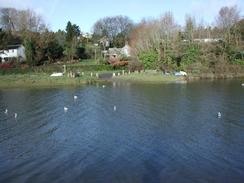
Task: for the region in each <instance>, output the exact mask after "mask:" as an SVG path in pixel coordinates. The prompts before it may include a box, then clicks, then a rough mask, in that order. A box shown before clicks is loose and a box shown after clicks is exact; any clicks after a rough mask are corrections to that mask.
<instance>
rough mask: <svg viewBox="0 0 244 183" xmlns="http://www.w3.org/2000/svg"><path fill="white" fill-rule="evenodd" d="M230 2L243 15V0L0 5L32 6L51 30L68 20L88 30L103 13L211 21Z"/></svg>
mask: <svg viewBox="0 0 244 183" xmlns="http://www.w3.org/2000/svg"><path fill="white" fill-rule="evenodd" d="M233 5H237V6H238V8H239V10H240V11H241V15H244V13H243V11H244V0H103V1H102V0H92V1H87V0H85V1H83V0H0V7H14V8H16V9H26V8H30V9H33V10H35V11H36V12H37V13H39V14H41V15H42V16H43V17H44V19H45V21H46V23H47V24H48V25H49V27H50V29H51V30H53V31H56V30H58V29H62V30H63V29H65V26H66V24H67V22H68V21H69V20H70V21H71V22H72V23H75V24H77V25H79V26H80V28H81V31H82V32H90V31H91V28H92V25H93V24H94V23H95V22H96V21H97V20H98V19H100V18H103V17H105V16H114V15H126V16H128V17H130V18H131V19H132V20H133V21H134V22H139V21H140V20H141V19H142V18H148V17H149V18H150V17H151V18H153V17H158V16H160V15H162V14H164V13H165V12H167V11H171V12H172V13H173V15H174V18H175V19H176V21H177V23H179V24H183V23H184V19H185V14H191V15H194V16H196V18H197V20H199V21H200V20H204V22H205V23H206V24H211V23H212V22H214V20H215V17H216V16H217V14H218V11H219V9H220V8H221V7H223V6H233Z"/></svg>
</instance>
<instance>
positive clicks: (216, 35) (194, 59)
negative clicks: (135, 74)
mask: <svg viewBox="0 0 244 183" xmlns="http://www.w3.org/2000/svg"><path fill="white" fill-rule="evenodd" d="M0 27H1V29H0V50H2V49H4V48H6V46H7V45H9V44H16V43H22V44H23V45H24V46H25V49H26V57H27V63H28V64H29V65H32V66H35V65H41V64H44V63H54V62H56V61H72V60H73V59H83V58H91V57H93V55H94V49H96V46H95V45H94V43H98V45H99V48H100V50H106V49H108V48H109V47H123V46H124V44H125V42H127V41H128V42H129V43H130V45H131V46H132V47H133V50H134V57H133V59H134V60H137V61H138V62H140V63H142V64H143V66H144V67H145V68H150V69H151V68H152V69H162V70H164V71H165V72H166V71H170V70H177V69H178V70H179V69H184V70H190V69H194V68H195V67H196V68H201V69H202V68H204V69H206V70H208V69H209V68H210V69H211V68H213V69H214V68H216V67H219V66H223V65H229V64H243V60H244V51H243V50H244V44H243V40H244V19H243V18H242V17H241V15H240V11H239V10H238V7H237V6H232V7H222V8H221V9H220V10H219V13H218V15H217V16H216V21H215V22H214V24H213V25H212V26H206V25H205V24H204V23H203V22H197V21H196V19H195V17H194V16H191V15H186V17H185V25H183V26H182V25H179V24H178V23H177V22H176V21H175V19H174V15H173V14H172V13H171V12H166V13H165V14H163V15H162V16H160V17H158V18H155V19H143V20H142V21H141V22H140V23H137V24H135V23H134V22H133V21H132V20H131V19H130V18H129V17H127V16H112V17H104V18H101V19H99V20H97V21H96V22H95V24H94V26H93V30H92V35H91V36H89V35H86V34H83V33H82V32H81V29H80V27H79V26H78V25H76V24H72V23H71V22H68V23H67V25H66V28H65V30H58V31H57V32H52V31H50V30H49V28H48V26H47V25H46V24H45V22H44V20H43V18H42V17H41V16H40V15H38V14H36V13H35V12H33V11H32V10H16V9H13V8H2V9H0ZM96 45H97V44H96Z"/></svg>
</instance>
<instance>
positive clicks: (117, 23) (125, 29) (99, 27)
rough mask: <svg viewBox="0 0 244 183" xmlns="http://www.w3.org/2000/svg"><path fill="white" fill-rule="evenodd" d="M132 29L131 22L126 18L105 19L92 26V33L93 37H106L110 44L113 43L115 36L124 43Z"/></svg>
mask: <svg viewBox="0 0 244 183" xmlns="http://www.w3.org/2000/svg"><path fill="white" fill-rule="evenodd" d="M132 27H133V22H132V20H130V19H129V18H128V17H126V16H114V17H105V18H102V19H100V20H98V21H97V22H96V23H95V24H94V26H93V33H94V36H95V37H100V38H103V37H107V38H108V39H109V41H110V42H112V43H114V42H115V41H116V36H120V37H122V38H123V39H124V41H126V39H127V38H128V36H129V33H130V31H131V30H132Z"/></svg>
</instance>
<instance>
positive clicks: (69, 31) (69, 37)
mask: <svg viewBox="0 0 244 183" xmlns="http://www.w3.org/2000/svg"><path fill="white" fill-rule="evenodd" d="M79 35H80V28H79V26H77V25H76V24H72V23H71V22H70V21H69V22H68V23H67V26H66V44H65V49H64V54H65V55H66V56H67V58H68V60H73V58H74V56H75V54H76V48H77V45H78V41H77V38H78V37H79Z"/></svg>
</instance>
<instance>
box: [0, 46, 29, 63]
mask: <svg viewBox="0 0 244 183" xmlns="http://www.w3.org/2000/svg"><path fill="white" fill-rule="evenodd" d="M0 58H1V59H0V61H1V62H2V63H4V62H6V61H8V60H11V59H13V58H14V59H17V60H19V61H24V60H25V58H26V57H25V47H24V46H23V45H21V44H17V45H8V46H7V49H5V50H0Z"/></svg>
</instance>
